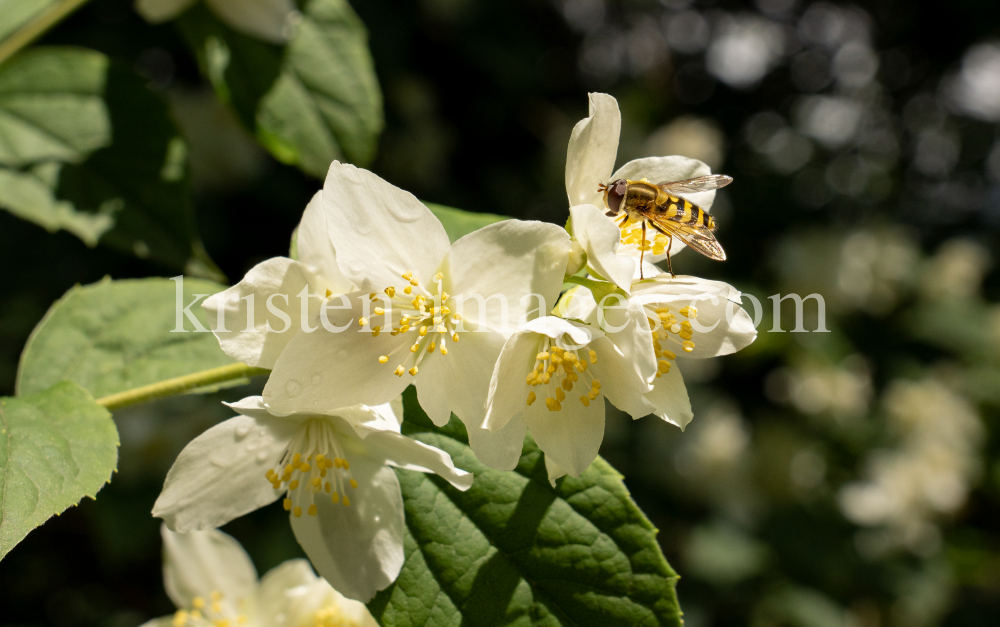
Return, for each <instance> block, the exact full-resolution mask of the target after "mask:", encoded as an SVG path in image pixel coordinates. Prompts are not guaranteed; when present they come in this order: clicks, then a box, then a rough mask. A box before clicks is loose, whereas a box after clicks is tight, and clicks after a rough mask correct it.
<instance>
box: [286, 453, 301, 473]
mask: <svg viewBox="0 0 1000 627" xmlns="http://www.w3.org/2000/svg"><path fill="white" fill-rule="evenodd" d="M301 461H302V455H301V454H300V453H296V454H295V455H292V466H298V465H299V462H301ZM288 471H289V468H287V467H286V468H285V472H288Z"/></svg>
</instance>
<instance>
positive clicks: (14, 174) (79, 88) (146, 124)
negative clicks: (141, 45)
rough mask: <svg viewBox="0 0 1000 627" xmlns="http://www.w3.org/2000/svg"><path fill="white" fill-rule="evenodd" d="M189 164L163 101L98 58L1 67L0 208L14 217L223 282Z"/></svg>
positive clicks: (62, 55) (42, 57) (43, 52)
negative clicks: (198, 221)
mask: <svg viewBox="0 0 1000 627" xmlns="http://www.w3.org/2000/svg"><path fill="white" fill-rule="evenodd" d="M185 157H186V155H185V148H184V143H183V141H182V140H181V139H180V136H179V134H178V132H177V129H176V128H175V127H174V125H173V122H172V121H171V119H170V117H169V114H168V112H167V107H166V104H165V103H163V102H162V101H161V100H160V99H159V98H157V97H156V96H155V95H154V94H153V93H152V92H150V91H149V90H148V89H147V88H146V86H145V85H144V83H143V80H142V79H141V78H139V76H138V75H136V74H135V73H134V72H132V71H131V70H129V69H127V68H123V67H119V66H118V65H116V64H114V63H111V62H109V60H108V58H107V57H105V56H104V55H103V54H101V53H98V52H95V51H92V50H85V49H82V48H69V47H64V48H45V47H41V48H32V49H31V50H28V51H25V52H22V53H21V54H19V55H17V56H16V57H14V58H12V59H10V60H9V61H7V62H6V63H4V64H3V65H2V66H0V207H3V208H5V209H7V210H8V211H10V212H11V213H14V214H15V215H17V216H18V217H21V218H23V219H26V220H30V221H32V222H35V223H36V224H39V225H40V226H42V227H44V228H46V229H48V230H50V231H56V230H59V229H64V230H66V231H69V232H71V233H73V234H74V235H76V236H77V237H79V238H80V239H81V240H83V241H84V242H85V243H86V244H87V245H89V246H93V245H95V244H96V243H98V242H101V243H103V244H107V245H109V246H112V247H114V248H117V249H119V250H122V251H124V252H126V253H129V254H134V255H136V256H138V257H141V258H149V259H152V260H154V261H157V262H158V263H161V264H164V265H166V266H168V267H172V268H175V269H178V270H180V269H184V270H186V271H187V272H189V273H194V274H200V275H202V276H210V277H220V276H221V274H220V273H219V272H218V270H217V269H216V268H215V266H214V264H212V262H211V260H209V259H208V256H207V255H206V254H205V253H204V250H203V248H202V246H201V244H200V242H199V241H198V239H197V236H196V235H195V227H194V210H193V206H192V204H191V199H190V193H189V186H188V180H187V167H186V165H185Z"/></svg>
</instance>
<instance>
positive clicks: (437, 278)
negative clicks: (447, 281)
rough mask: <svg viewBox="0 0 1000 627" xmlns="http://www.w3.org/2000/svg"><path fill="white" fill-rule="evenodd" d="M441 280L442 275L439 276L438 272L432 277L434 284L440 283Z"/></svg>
mask: <svg viewBox="0 0 1000 627" xmlns="http://www.w3.org/2000/svg"><path fill="white" fill-rule="evenodd" d="M443 279H444V275H443V274H441V273H440V272H438V273H437V274H435V275H434V282H435V283H440V282H441V281H442V280H443Z"/></svg>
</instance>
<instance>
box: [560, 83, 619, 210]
mask: <svg viewBox="0 0 1000 627" xmlns="http://www.w3.org/2000/svg"><path fill="white" fill-rule="evenodd" d="M621 127H622V116H621V113H620V112H619V111H618V101H617V100H615V99H614V98H612V97H611V96H609V95H607V94H599V93H592V94H590V115H589V116H588V117H586V118H584V119H582V120H580V121H579V122H577V124H576V126H574V127H573V134H572V135H570V138H569V146H568V147H567V149H566V195H567V196H569V204H570V206H571V207H572V206H574V205H594V206H596V207H603V206H604V195H603V194H601V193H600V192H598V191H597V186H598V185H600V184H601V183H605V184H607V183H610V182H611V181H613V180H615V179H614V178H609V174H610V173H611V171H612V170H613V169H614V167H615V159H616V158H617V157H618V136H619V135H620V134H621Z"/></svg>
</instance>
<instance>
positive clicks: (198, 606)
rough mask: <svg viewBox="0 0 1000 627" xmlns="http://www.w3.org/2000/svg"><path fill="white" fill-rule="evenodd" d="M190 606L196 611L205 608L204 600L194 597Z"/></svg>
mask: <svg viewBox="0 0 1000 627" xmlns="http://www.w3.org/2000/svg"><path fill="white" fill-rule="evenodd" d="M191 606H192V607H193V608H195V609H197V610H200V609H201V608H203V607H205V599H203V598H201V597H195V598H193V599H191Z"/></svg>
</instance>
